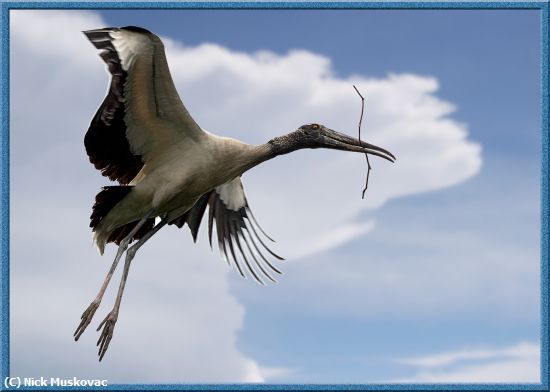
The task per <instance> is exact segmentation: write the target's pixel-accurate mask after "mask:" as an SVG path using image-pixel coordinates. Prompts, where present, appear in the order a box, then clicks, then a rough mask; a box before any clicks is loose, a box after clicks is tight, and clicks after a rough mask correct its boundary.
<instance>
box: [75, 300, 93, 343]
mask: <svg viewBox="0 0 550 392" xmlns="http://www.w3.org/2000/svg"><path fill="white" fill-rule="evenodd" d="M98 307H99V302H96V301H93V302H92V303H91V304H90V306H88V308H87V309H86V310H85V311H84V313H82V316H81V317H80V324H79V325H78V327H77V328H76V331H74V334H73V336H74V340H75V341H76V340H78V339H79V338H80V335H82V333H83V332H84V331H85V330H86V327H88V325H89V324H90V322H91V321H92V318H94V314H95V311H96V310H97V308H98Z"/></svg>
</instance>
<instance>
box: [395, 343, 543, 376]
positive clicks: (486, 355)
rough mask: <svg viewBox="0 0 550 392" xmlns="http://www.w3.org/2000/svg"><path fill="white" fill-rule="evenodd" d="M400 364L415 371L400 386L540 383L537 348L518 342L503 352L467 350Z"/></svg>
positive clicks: (495, 350) (505, 348)
mask: <svg viewBox="0 0 550 392" xmlns="http://www.w3.org/2000/svg"><path fill="white" fill-rule="evenodd" d="M397 362H399V363H403V364H406V365H410V366H413V367H415V368H418V372H417V374H416V375H415V376H414V377H413V378H410V379H405V380H399V382H422V383H536V382H540V347H539V346H538V345H537V344H534V343H530V342H521V343H518V344H516V345H514V346H510V347H502V348H488V347H481V348H468V349H463V350H458V351H452V352H446V353H440V354H433V355H427V356H422V357H413V358H404V359H399V360H397Z"/></svg>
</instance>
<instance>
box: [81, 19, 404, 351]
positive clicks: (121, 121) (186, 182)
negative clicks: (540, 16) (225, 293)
mask: <svg viewBox="0 0 550 392" xmlns="http://www.w3.org/2000/svg"><path fill="white" fill-rule="evenodd" d="M84 34H85V35H86V37H87V38H88V39H89V40H90V41H91V42H92V44H93V45H94V46H95V47H96V48H97V49H100V50H101V52H100V56H101V58H102V59H103V61H104V62H105V63H106V64H107V67H108V71H109V73H110V74H111V83H110V87H109V90H108V93H107V96H106V97H105V99H104V101H103V103H102V104H101V106H100V107H99V109H98V110H97V113H96V114H95V116H94V117H93V119H92V121H91V124H90V127H89V129H88V131H87V133H86V136H85V139H84V144H85V147H86V152H87V154H88V156H89V158H90V162H91V163H92V164H93V165H94V166H95V167H96V169H98V170H100V171H101V173H102V174H103V175H104V176H106V177H108V178H109V179H111V180H114V181H118V183H119V184H120V185H116V186H107V187H104V188H103V189H102V190H101V192H99V193H98V194H97V196H96V198H95V204H94V206H93V209H92V215H91V223H90V226H91V227H92V229H93V233H94V242H95V244H96V245H97V247H98V248H99V251H100V253H101V254H103V251H104V249H105V245H106V244H108V243H110V242H114V243H115V244H117V245H118V251H117V253H116V256H115V259H114V261H113V264H112V266H111V268H110V270H109V272H108V274H107V276H106V278H105V281H104V282H103V285H102V286H101V289H100V290H99V293H98V294H97V296H96V298H95V299H94V300H93V301H92V303H91V304H90V306H89V307H88V308H87V309H86V310H85V311H84V313H83V314H82V317H81V321H80V324H79V325H78V327H77V329H76V331H75V333H74V338H75V340H78V339H79V337H80V336H81V335H82V333H83V332H84V330H85V329H86V327H87V326H88V325H89V324H90V321H91V320H92V318H93V316H94V313H95V311H96V310H97V308H98V306H99V304H100V302H101V299H102V297H103V294H104V293H105V289H106V288H107V285H108V284H109V281H110V280H111V277H112V275H113V273H114V271H115V269H116V267H117V264H118V262H119V260H120V259H121V257H122V255H123V254H124V252H126V259H125V264H124V271H123V274H122V278H121V282H120V286H119V289H118V293H117V297H116V301H115V305H114V307H113V309H112V310H111V312H110V313H109V314H108V315H107V317H105V319H104V320H103V321H102V322H101V324H100V325H99V327H98V329H97V330H98V331H99V330H100V329H101V328H103V330H102V332H101V335H100V337H99V340H98V342H97V345H98V346H99V352H98V355H99V360H100V361H101V359H102V358H103V356H104V355H105V353H106V351H107V348H108V347H109V343H110V341H111V338H112V335H113V329H114V326H115V323H116V321H117V318H118V313H119V308H120V303H121V300H122V294H123V291H124V286H125V284H126V279H127V277H128V270H129V268H130V263H131V261H132V259H133V258H134V256H135V254H136V252H137V250H138V249H139V248H140V247H141V246H142V245H143V244H144V243H145V242H146V241H147V240H148V239H149V238H151V237H152V236H153V235H154V234H155V233H156V232H158V231H159V230H160V229H161V228H162V227H164V226H165V225H166V224H169V225H171V224H173V225H176V226H177V227H182V226H183V225H184V224H187V225H188V226H189V228H190V230H191V234H192V236H193V239H194V240H195V241H196V238H197V233H198V230H199V225H200V223H201V220H202V218H203V215H204V214H205V211H206V207H207V206H208V209H209V213H208V237H209V241H210V246H212V232H213V226H214V222H215V224H216V236H217V241H218V246H219V249H220V253H221V254H222V255H223V256H225V258H226V260H227V261H228V262H230V260H232V261H233V264H234V265H235V267H236V268H237V269H238V271H239V273H240V274H241V275H242V276H245V271H246V273H248V274H250V275H251V276H252V277H253V278H254V279H255V280H257V281H258V282H260V283H263V281H262V276H263V277H265V278H267V279H269V280H274V279H273V278H272V276H271V274H272V273H278V274H279V273H280V271H279V270H278V269H277V268H276V267H275V266H274V265H273V264H272V263H271V262H270V261H269V259H268V257H267V255H266V254H268V255H270V256H271V257H273V258H276V259H281V258H280V257H279V256H277V255H276V254H275V253H274V252H272V251H271V250H270V249H269V248H268V247H267V246H266V245H265V242H264V241H263V240H262V236H265V237H266V238H268V239H270V238H269V237H268V236H267V235H266V234H265V233H264V232H263V231H262V230H261V228H260V227H259V226H258V224H257V222H256V220H255V218H254V217H253V215H252V212H251V211H250V208H249V204H248V202H247V199H246V196H245V193H244V189H243V185H242V182H241V175H242V174H243V173H244V172H246V171H247V170H249V169H251V168H253V167H254V166H256V165H258V164H260V163H262V162H264V161H266V160H268V159H271V158H275V157H276V156H279V155H283V154H288V153H289V152H292V151H295V150H299V149H303V148H331V149H337V150H343V151H354V152H360V153H368V154H373V155H377V156H379V157H382V158H384V159H387V160H389V161H391V162H393V161H394V160H395V157H394V156H393V155H392V154H391V153H390V152H389V151H386V150H384V149H383V148H380V147H377V146H374V145H372V144H369V143H365V142H360V141H359V140H357V139H355V138H352V137H349V136H347V135H344V134H342V133H339V132H336V131H333V130H331V129H329V128H327V127H325V126H323V125H319V124H307V125H303V126H301V127H299V128H298V129H297V130H295V131H294V132H291V133H289V134H287V135H284V136H279V137H275V138H273V139H271V140H269V141H268V142H267V143H265V144H261V145H250V144H246V143H243V142H240V141H238V140H235V139H230V138H226V137H220V136H216V135H213V134H210V133H208V132H205V131H204V130H202V129H201V128H200V127H199V126H198V125H197V123H196V122H195V121H194V120H193V118H192V117H191V115H190V114H189V112H188V111H187V110H186V108H185V106H184V105H183V103H182V102H181V100H180V97H179V95H178V92H177V91H176V88H175V86H174V83H173V81H172V77H171V75H170V71H169V69H168V63H167V61H166V57H165V53H164V46H163V44H162V42H161V40H160V39H159V38H158V37H157V36H156V35H155V34H153V33H151V32H150V31H148V30H145V29H143V28H140V27H135V26H128V27H122V28H104V29H98V30H90V31H84ZM155 218H160V222H159V223H157V224H155ZM134 241H137V242H135V244H133V245H132V246H131V247H130V248H128V246H129V245H130V244H131V243H133V242H134ZM247 254H248V256H247ZM242 261H244V266H246V269H245V268H244V267H243V266H242V264H243V262H242Z"/></svg>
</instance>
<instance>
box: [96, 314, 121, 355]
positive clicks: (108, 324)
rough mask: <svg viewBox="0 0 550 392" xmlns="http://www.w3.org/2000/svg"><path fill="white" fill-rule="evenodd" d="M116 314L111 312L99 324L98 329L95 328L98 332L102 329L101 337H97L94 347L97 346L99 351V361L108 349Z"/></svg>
mask: <svg viewBox="0 0 550 392" xmlns="http://www.w3.org/2000/svg"><path fill="white" fill-rule="evenodd" d="M117 313H118V312H114V311H111V312H110V313H109V314H108V315H107V317H105V319H103V321H102V322H101V324H99V327H97V330H98V331H99V330H100V329H101V327H103V331H101V336H99V340H98V341H97V344H96V346H99V351H98V353H97V355H99V360H100V361H101V360H102V359H103V356H104V355H105V353H106V352H107V349H108V348H109V343H111V339H112V337H113V330H114V329H115V324H116V322H117V318H118V314H117Z"/></svg>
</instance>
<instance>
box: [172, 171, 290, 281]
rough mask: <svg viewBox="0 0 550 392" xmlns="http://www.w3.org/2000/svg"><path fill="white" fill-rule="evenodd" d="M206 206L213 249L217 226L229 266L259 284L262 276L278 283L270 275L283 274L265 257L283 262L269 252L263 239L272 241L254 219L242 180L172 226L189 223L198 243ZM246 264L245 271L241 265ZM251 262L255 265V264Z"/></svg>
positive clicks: (202, 201)
mask: <svg viewBox="0 0 550 392" xmlns="http://www.w3.org/2000/svg"><path fill="white" fill-rule="evenodd" d="M207 206H208V209H209V212H208V239H209V241H210V246H212V233H213V231H214V230H213V229H214V222H215V224H216V236H217V239H218V247H219V249H220V253H221V254H222V256H223V257H224V258H225V259H226V260H227V262H228V263H229V264H231V260H233V264H234V265H235V267H236V268H237V270H238V271H239V273H240V274H241V276H243V277H244V276H245V273H246V271H248V273H249V274H250V275H251V276H252V277H253V278H254V279H255V280H256V281H257V282H258V283H261V284H263V281H262V279H261V275H263V276H265V277H267V278H268V279H269V280H271V281H272V282H275V279H273V277H272V276H271V274H270V272H271V271H272V272H275V273H277V274H281V271H279V270H278V269H277V268H276V267H275V266H274V265H273V264H272V263H271V262H270V261H269V259H268V257H267V256H266V254H265V253H268V254H269V255H271V256H272V257H274V258H276V259H279V260H283V258H282V257H280V256H278V255H277V254H275V253H274V252H273V251H272V250H271V249H269V248H268V247H267V245H266V244H265V242H264V240H262V236H263V237H266V238H267V239H269V240H270V241H273V240H272V239H271V238H270V237H269V236H268V235H267V234H266V233H265V232H264V231H263V230H262V228H261V227H260V226H259V225H258V222H257V221H256V219H255V218H254V215H253V214H252V211H251V210H250V206H249V205H248V201H247V200H246V196H245V194H244V189H243V185H242V182H241V179H240V177H237V178H235V179H233V180H232V181H229V182H227V183H225V184H223V185H220V186H218V187H216V188H215V189H214V190H212V191H210V192H209V193H206V194H204V195H203V196H202V197H201V198H200V199H199V200H198V201H197V202H196V203H195V206H193V208H192V209H191V210H189V211H188V212H187V213H186V214H185V215H183V216H181V217H180V218H178V219H176V220H175V221H173V222H171V223H172V224H176V225H177V226H178V227H182V226H183V225H184V224H185V223H187V224H188V226H189V228H190V230H191V233H192V235H193V239H194V240H195V241H196V239H197V233H198V230H199V226H200V223H201V220H202V217H203V216H204V213H205V211H206V207H207ZM243 261H244V264H245V266H246V269H244V268H243V266H242V265H241V264H242V263H243ZM251 261H253V262H254V263H253V264H252V263H251Z"/></svg>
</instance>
